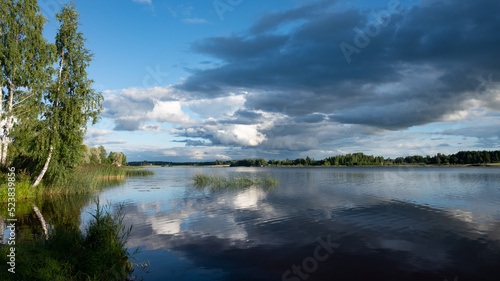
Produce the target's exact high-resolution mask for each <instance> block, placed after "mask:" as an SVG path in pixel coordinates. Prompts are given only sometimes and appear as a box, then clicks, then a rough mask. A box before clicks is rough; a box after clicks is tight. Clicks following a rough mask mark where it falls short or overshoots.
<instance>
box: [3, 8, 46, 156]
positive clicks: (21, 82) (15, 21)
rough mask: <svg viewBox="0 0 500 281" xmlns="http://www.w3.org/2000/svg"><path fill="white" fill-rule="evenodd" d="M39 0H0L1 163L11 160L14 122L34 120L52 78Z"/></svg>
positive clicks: (43, 19)
mask: <svg viewBox="0 0 500 281" xmlns="http://www.w3.org/2000/svg"><path fill="white" fill-rule="evenodd" d="M44 23H45V18H44V17H43V16H42V14H41V13H40V8H39V6H38V2H37V1H36V0H1V1H0V38H1V39H0V68H1V70H2V74H1V76H0V88H1V95H0V114H1V116H0V124H1V126H2V128H1V130H0V132H1V136H0V137H1V144H0V151H1V153H0V166H5V165H6V164H7V156H8V154H7V153H8V149H9V143H10V140H11V138H12V135H11V132H12V127H13V125H14V122H21V123H22V122H25V123H27V122H30V118H29V116H36V115H37V109H36V106H37V104H38V103H37V101H38V100H39V99H40V98H41V96H42V92H43V89H44V88H45V85H46V82H47V81H48V75H49V72H48V71H47V70H48V67H49V65H50V64H51V60H50V45H49V44H47V41H46V40H45V39H44V38H43V34H42V33H43V25H44Z"/></svg>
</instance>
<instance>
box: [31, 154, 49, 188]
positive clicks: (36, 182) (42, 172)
mask: <svg viewBox="0 0 500 281" xmlns="http://www.w3.org/2000/svg"><path fill="white" fill-rule="evenodd" d="M52 151H54V147H53V146H52V145H51V146H50V151H49V156H48V157H47V161H45V165H43V169H42V171H41V172H40V174H39V175H38V177H37V178H36V181H35V183H33V187H37V186H38V185H39V184H40V182H41V181H42V179H43V176H44V175H45V173H46V172H47V169H48V168H49V163H50V159H51V158H52Z"/></svg>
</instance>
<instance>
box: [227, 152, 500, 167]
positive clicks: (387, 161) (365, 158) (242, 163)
mask: <svg viewBox="0 0 500 281" xmlns="http://www.w3.org/2000/svg"><path fill="white" fill-rule="evenodd" d="M498 162H500V151H460V152H458V153H456V154H451V155H445V154H441V153H438V154H437V155H435V156H429V155H427V156H425V157H424V156H420V155H415V156H407V157H397V158H396V159H391V158H384V157H382V156H373V155H365V154H364V153H352V154H346V155H337V156H332V157H327V158H325V159H323V160H314V159H311V158H310V157H309V156H308V157H306V158H305V159H304V158H298V159H295V160H290V159H288V158H287V159H286V160H269V161H267V160H266V159H262V158H260V159H243V160H234V161H230V162H229V163H230V165H231V167H264V166H348V167H352V166H383V165H412V164H413V165H465V164H486V163H498Z"/></svg>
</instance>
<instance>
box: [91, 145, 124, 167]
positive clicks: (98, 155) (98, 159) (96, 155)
mask: <svg viewBox="0 0 500 281" xmlns="http://www.w3.org/2000/svg"><path fill="white" fill-rule="evenodd" d="M82 150H83V156H82V164H101V165H110V164H114V163H120V165H122V166H126V165H127V156H125V154H123V153H122V152H110V153H109V154H108V153H107V152H106V149H105V148H104V146H102V145H101V146H99V147H90V146H88V145H83V148H82Z"/></svg>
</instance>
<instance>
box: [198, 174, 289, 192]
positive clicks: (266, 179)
mask: <svg viewBox="0 0 500 281" xmlns="http://www.w3.org/2000/svg"><path fill="white" fill-rule="evenodd" d="M193 180H194V183H195V186H196V187H199V188H205V187H212V189H238V188H246V187H250V186H258V187H264V188H271V187H276V186H278V185H279V180H278V179H277V178H276V177H273V176H270V175H256V176H252V177H249V176H246V175H238V176H222V175H207V174H203V173H199V174H196V175H195V176H194V177H193Z"/></svg>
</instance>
